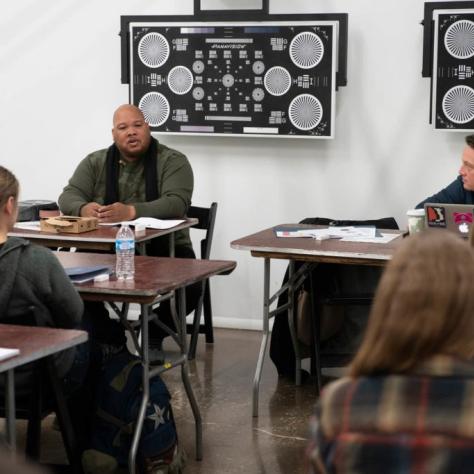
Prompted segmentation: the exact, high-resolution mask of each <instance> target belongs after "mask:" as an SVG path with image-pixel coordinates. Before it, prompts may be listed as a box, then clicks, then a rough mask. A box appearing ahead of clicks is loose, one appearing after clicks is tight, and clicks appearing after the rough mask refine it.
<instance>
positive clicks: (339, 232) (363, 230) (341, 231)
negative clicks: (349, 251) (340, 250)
mask: <svg viewBox="0 0 474 474" xmlns="http://www.w3.org/2000/svg"><path fill="white" fill-rule="evenodd" d="M328 231H329V233H330V234H331V236H332V237H334V238H335V237H339V238H341V239H345V238H350V237H363V238H373V237H375V236H376V235H377V234H376V233H377V229H376V228H375V226H369V227H359V226H346V227H337V226H335V227H328Z"/></svg>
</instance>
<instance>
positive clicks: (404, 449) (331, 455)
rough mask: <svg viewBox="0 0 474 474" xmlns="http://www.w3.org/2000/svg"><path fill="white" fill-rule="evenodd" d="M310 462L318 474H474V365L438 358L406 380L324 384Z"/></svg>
mask: <svg viewBox="0 0 474 474" xmlns="http://www.w3.org/2000/svg"><path fill="white" fill-rule="evenodd" d="M307 459H308V461H309V464H310V467H309V472H311V473H317V474H323V473H324V474H326V473H327V474H329V473H331V474H332V473H334V474H336V473H337V474H348V473H351V474H359V473H360V474H362V473H363V474H371V473H373V474H395V473H397V474H400V473H407V474H421V473H423V474H432V473H440V474H441V473H442V474H451V473H452V474H464V473H474V363H472V362H465V361H461V360H457V359H454V358H451V357H446V356H437V357H435V358H433V359H430V360H429V361H427V362H425V363H424V364H422V365H420V366H419V368H418V369H417V370H416V371H414V372H413V373H412V374H409V375H405V374H404V375H389V376H380V377H361V378H357V379H353V378H347V377H346V378H343V379H340V380H338V381H336V382H333V383H331V384H329V385H328V386H327V387H326V388H325V389H324V391H323V393H322V395H321V400H320V402H319V404H318V405H317V407H316V413H315V415H314V416H313V417H312V420H311V442H310V445H309V446H308V451H307Z"/></svg>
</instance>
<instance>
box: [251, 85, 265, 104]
mask: <svg viewBox="0 0 474 474" xmlns="http://www.w3.org/2000/svg"><path fill="white" fill-rule="evenodd" d="M264 97H265V91H264V90H263V89H262V88H261V87H256V88H255V89H254V90H253V91H252V99H253V100H254V101H255V102H261V101H262V100H263V98H264Z"/></svg>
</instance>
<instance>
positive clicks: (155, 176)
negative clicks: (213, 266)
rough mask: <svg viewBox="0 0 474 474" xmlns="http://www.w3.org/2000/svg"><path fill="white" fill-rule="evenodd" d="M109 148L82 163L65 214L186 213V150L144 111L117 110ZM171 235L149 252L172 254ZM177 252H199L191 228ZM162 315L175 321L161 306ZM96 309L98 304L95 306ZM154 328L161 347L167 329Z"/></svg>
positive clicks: (190, 296) (190, 299)
mask: <svg viewBox="0 0 474 474" xmlns="http://www.w3.org/2000/svg"><path fill="white" fill-rule="evenodd" d="M112 137H113V141H114V143H113V144H112V145H111V146H110V147H109V148H104V149H102V150H98V151H95V152H93V153H91V154H90V155H88V156H86V157H85V158H84V159H83V160H82V161H81V162H80V163H79V165H78V167H77V168H76V170H75V171H74V174H73V175H72V177H71V179H70V180H69V183H68V184H67V186H66V187H65V188H64V190H63V192H62V193H61V195H60V196H59V199H58V203H59V207H60V209H61V211H62V212H63V213H64V214H66V215H72V216H83V217H98V218H99V222H104V223H106V222H119V221H128V220H133V219H136V218H138V217H156V218H159V219H167V218H182V217H184V216H185V215H186V212H187V210H188V207H189V206H190V204H191V197H192V193H193V185H194V183H193V172H192V169H191V165H190V164H189V162H188V160H187V158H186V156H184V155H183V154H182V153H180V152H178V151H176V150H173V149H171V148H168V147H166V146H165V145H163V144H161V143H159V142H158V141H157V140H155V139H154V138H153V137H152V136H151V133H150V127H149V126H148V124H147V123H146V121H145V119H144V117H143V114H142V112H141V111H140V109H139V108H138V107H135V106H134V105H129V104H124V105H121V106H120V107H119V108H118V109H117V110H116V111H115V113H114V116H113V128H112ZM168 251H169V244H168V237H167V236H164V237H160V238H158V239H153V240H152V241H151V242H150V243H149V244H148V245H147V254H148V255H154V256H168ZM175 254H176V257H182V258H195V255H194V251H193V248H192V245H191V241H190V239H189V231H188V229H185V230H181V231H177V232H176V233H175ZM199 288H200V285H197V286H196V287H192V286H191V287H189V288H188V290H187V304H186V307H187V308H188V309H189V311H188V312H190V311H192V310H193V309H194V307H195V306H196V304H197V300H198V298H199ZM158 310H159V313H161V314H160V318H161V319H162V320H165V322H170V321H171V318H169V320H168V316H164V315H163V311H166V312H169V310H168V308H167V305H166V304H162V305H161V306H160V308H159V309H158ZM95 311H97V308H95ZM155 329H156V330H155V331H151V332H150V336H151V338H153V339H154V344H153V347H155V348H157V349H159V347H160V346H161V340H162V338H163V336H164V335H165V334H164V333H163V332H161V331H157V329H158V328H155Z"/></svg>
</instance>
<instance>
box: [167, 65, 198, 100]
mask: <svg viewBox="0 0 474 474" xmlns="http://www.w3.org/2000/svg"><path fill="white" fill-rule="evenodd" d="M193 82H194V79H193V74H192V72H191V71H190V70H189V69H188V68H187V67H185V66H175V67H174V68H173V69H171V71H170V72H169V73H168V87H169V88H170V89H171V91H172V92H174V93H175V94H177V95H184V94H187V93H188V92H189V91H190V90H191V89H192V88H193Z"/></svg>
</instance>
